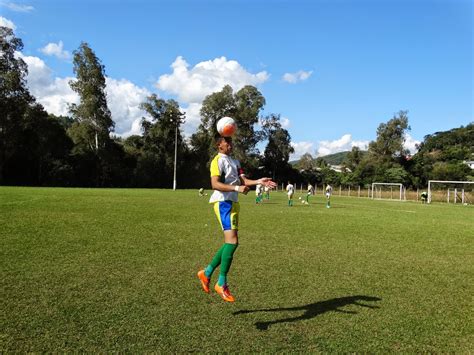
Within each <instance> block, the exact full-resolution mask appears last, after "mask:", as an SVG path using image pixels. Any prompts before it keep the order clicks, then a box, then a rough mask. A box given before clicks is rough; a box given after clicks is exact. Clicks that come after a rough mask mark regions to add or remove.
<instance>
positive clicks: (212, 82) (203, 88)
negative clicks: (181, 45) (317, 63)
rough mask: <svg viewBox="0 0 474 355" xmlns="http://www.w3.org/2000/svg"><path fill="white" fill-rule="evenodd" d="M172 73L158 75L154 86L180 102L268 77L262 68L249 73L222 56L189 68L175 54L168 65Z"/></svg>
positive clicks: (265, 79)
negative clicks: (174, 57)
mask: <svg viewBox="0 0 474 355" xmlns="http://www.w3.org/2000/svg"><path fill="white" fill-rule="evenodd" d="M171 68H172V69H173V73H172V74H165V75H162V76H160V78H159V79H158V82H157V83H156V87H157V88H158V89H159V90H162V91H165V92H167V93H169V94H172V95H177V97H178V101H180V102H181V103H185V104H189V103H201V102H202V101H203V100H204V98H205V97H206V96H207V95H209V94H212V93H213V92H217V91H220V90H222V88H223V87H224V86H225V85H230V86H231V87H232V88H233V89H234V90H236V91H237V90H240V89H241V88H242V87H244V86H245V85H258V84H261V83H263V82H265V81H267V80H268V78H269V74H268V73H267V72H266V71H262V72H259V73H257V74H252V73H250V72H248V71H247V70H245V68H243V67H242V66H241V65H240V64H239V63H238V62H237V61H235V60H227V58H226V57H220V58H215V59H214V60H208V61H205V62H200V63H198V64H196V65H195V66H194V67H192V68H190V66H189V64H188V63H187V62H186V61H185V60H184V58H183V57H181V56H179V57H177V58H176V60H175V61H174V62H173V64H172V65H171Z"/></svg>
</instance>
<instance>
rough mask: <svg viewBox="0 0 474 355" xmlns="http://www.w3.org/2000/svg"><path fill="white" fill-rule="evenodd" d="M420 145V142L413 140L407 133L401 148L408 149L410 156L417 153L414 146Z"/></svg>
mask: <svg viewBox="0 0 474 355" xmlns="http://www.w3.org/2000/svg"><path fill="white" fill-rule="evenodd" d="M420 143H421V142H420V141H418V140H416V139H414V138H413V137H412V136H410V135H409V134H408V133H406V134H405V143H404V145H403V147H404V148H405V149H408V150H409V151H410V154H415V153H416V152H417V151H418V149H417V148H416V145H417V144H420Z"/></svg>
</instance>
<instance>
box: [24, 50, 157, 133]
mask: <svg viewBox="0 0 474 355" xmlns="http://www.w3.org/2000/svg"><path fill="white" fill-rule="evenodd" d="M18 55H19V57H21V58H23V60H24V61H25V62H26V64H28V77H27V83H28V88H29V89H30V92H31V94H32V95H33V96H35V97H36V99H37V101H38V102H39V103H40V104H42V105H43V106H44V108H45V110H46V111H47V112H49V113H52V114H55V115H68V114H69V111H68V106H69V104H72V103H78V102H79V97H78V95H77V94H76V93H75V92H74V91H72V89H71V87H70V86H69V81H70V80H75V78H72V77H66V78H58V77H55V78H54V77H53V75H52V70H51V69H50V68H49V67H48V66H47V65H46V63H45V62H44V61H43V60H41V59H40V58H38V57H31V56H25V55H22V54H21V53H19V54H18ZM105 92H106V94H107V104H108V106H109V109H110V112H111V113H112V119H113V120H114V122H115V132H116V134H117V135H119V136H129V135H131V134H140V133H141V131H140V121H141V118H142V117H144V116H145V112H144V111H143V110H141V109H140V108H139V105H140V103H142V102H144V101H145V100H146V97H147V96H149V95H151V93H150V92H149V91H148V90H147V89H145V88H141V87H139V86H136V85H135V84H133V83H132V82H130V81H128V80H125V79H121V80H116V79H113V78H106V89H105Z"/></svg>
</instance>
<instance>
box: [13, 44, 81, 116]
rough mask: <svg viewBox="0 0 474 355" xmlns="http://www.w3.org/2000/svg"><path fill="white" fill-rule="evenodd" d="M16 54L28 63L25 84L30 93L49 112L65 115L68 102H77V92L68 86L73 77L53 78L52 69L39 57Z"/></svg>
mask: <svg viewBox="0 0 474 355" xmlns="http://www.w3.org/2000/svg"><path fill="white" fill-rule="evenodd" d="M18 56H19V57H21V58H22V59H23V60H24V61H25V62H26V64H27V65H28V77H27V84H28V88H29V89H30V92H31V94H32V95H33V96H35V97H36V99H37V101H38V102H39V103H40V104H42V105H43V106H44V108H45V110H46V111H48V112H49V113H52V114H55V115H67V114H68V104H70V103H77V102H78V96H77V94H76V93H75V92H74V91H72V90H71V88H70V86H69V81H70V80H73V79H74V78H72V77H66V78H58V77H56V78H53V76H52V70H51V69H50V68H49V67H48V66H47V65H46V63H45V62H44V61H43V60H41V59H40V58H38V57H32V56H25V55H23V54H21V53H18Z"/></svg>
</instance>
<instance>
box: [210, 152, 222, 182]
mask: <svg viewBox="0 0 474 355" xmlns="http://www.w3.org/2000/svg"><path fill="white" fill-rule="evenodd" d="M212 176H221V171H220V168H219V155H216V156H215V158H214V159H212V162H211V177H212Z"/></svg>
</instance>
